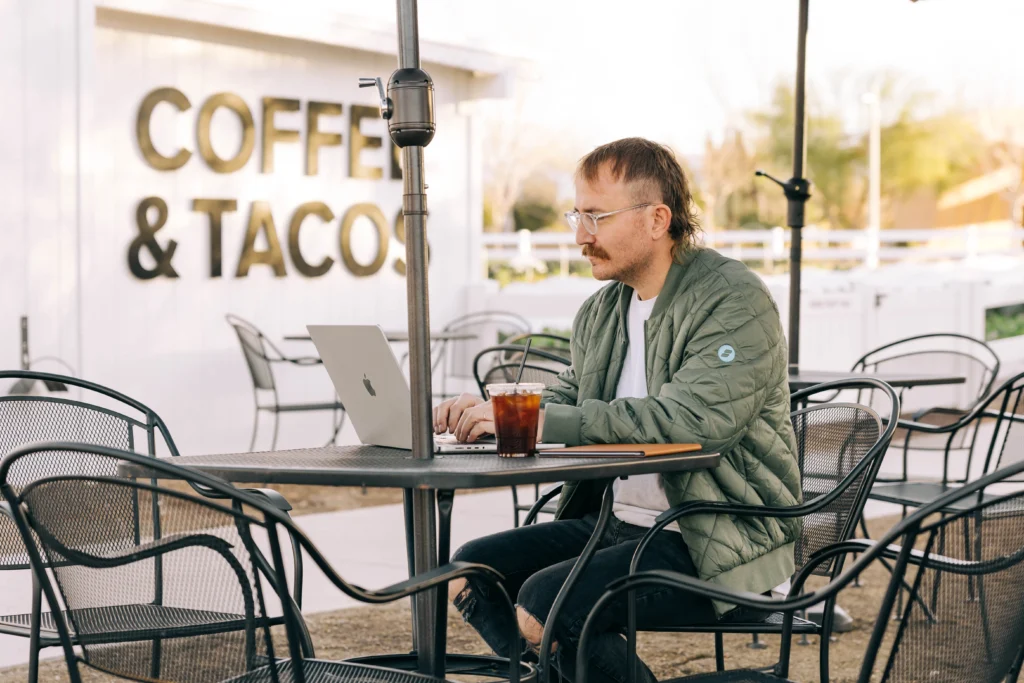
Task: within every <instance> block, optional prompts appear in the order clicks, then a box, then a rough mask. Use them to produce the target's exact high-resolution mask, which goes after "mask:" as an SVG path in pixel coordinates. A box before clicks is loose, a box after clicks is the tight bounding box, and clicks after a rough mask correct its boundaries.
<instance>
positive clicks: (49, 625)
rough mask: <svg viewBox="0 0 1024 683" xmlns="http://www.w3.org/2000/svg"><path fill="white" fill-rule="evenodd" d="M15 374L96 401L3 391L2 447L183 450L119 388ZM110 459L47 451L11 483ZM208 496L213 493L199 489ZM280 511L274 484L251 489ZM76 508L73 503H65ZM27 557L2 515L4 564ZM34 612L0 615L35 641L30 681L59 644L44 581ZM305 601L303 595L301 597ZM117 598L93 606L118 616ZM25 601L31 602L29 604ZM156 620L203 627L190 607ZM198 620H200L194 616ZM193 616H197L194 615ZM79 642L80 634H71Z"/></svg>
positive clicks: (101, 614)
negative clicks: (45, 607)
mask: <svg viewBox="0 0 1024 683" xmlns="http://www.w3.org/2000/svg"><path fill="white" fill-rule="evenodd" d="M4 379H13V380H16V381H19V382H24V381H31V382H33V383H35V382H38V383H40V384H46V383H54V382H60V383H61V384H63V385H65V386H66V387H69V388H70V389H72V390H76V391H78V392H82V391H85V392H88V393H87V396H88V397H89V398H90V399H91V400H88V401H87V400H84V399H83V398H81V397H79V398H78V399H73V398H69V395H70V394H69V393H62V394H60V395H54V394H48V395H40V396H35V395H25V394H18V395H8V396H0V452H2V453H6V452H8V451H10V450H12V449H14V448H16V447H19V446H23V445H25V444H28V443H32V442H37V441H55V440H73V441H76V442H84V443H90V444H95V445H99V446H107V447H110V448H119V449H122V450H140V451H142V452H143V453H144V454H145V455H146V456H149V457H153V456H156V455H157V451H158V448H159V449H160V450H161V451H162V452H163V453H165V454H167V455H171V456H177V455H178V448H177V446H176V445H175V444H174V440H173V439H172V438H171V435H170V432H169V431H168V429H167V426H166V424H164V421H163V420H162V419H161V418H160V416H159V415H157V414H156V413H155V412H154V411H153V410H152V409H150V408H149V407H147V406H145V405H143V404H142V403H140V402H139V401H136V400H134V399H132V398H129V397H128V396H125V395H124V394H121V393H120V392H117V391H115V390H113V389H110V388H108V387H104V386H101V385H99V384H95V383H93V382H89V381H86V380H82V379H78V378H76V377H68V376H64V375H53V374H49V373H40V372H31V371H24V370H9V371H0V380H4ZM109 465H110V463H109V462H103V461H98V460H96V459H94V458H88V457H83V456H82V455H81V454H80V453H48V454H47V457H46V458H43V457H39V458H37V459H36V460H35V462H34V467H33V468H32V469H31V470H26V469H19V470H14V471H12V473H11V476H10V481H9V482H8V483H9V485H10V486H11V487H12V489H13V490H18V489H19V488H20V487H23V486H25V485H28V484H29V483H31V482H32V481H33V480H34V479H36V478H37V477H41V476H45V475H49V474H58V473H60V474H81V475H88V474H93V475H101V474H102V475H112V474H113V472H112V471H111V470H110V469H109ZM197 491H199V492H200V493H202V494H204V495H211V496H212V495H216V494H215V493H214V492H213V491H206V490H201V489H197ZM250 493H251V494H252V495H254V496H259V497H261V498H263V499H264V500H266V501H267V502H268V503H270V504H272V505H274V506H276V507H277V508H278V509H279V510H282V511H285V512H286V511H288V510H291V505H289V504H288V501H287V500H285V499H284V497H283V496H281V494H279V493H277V492H276V491H273V490H270V489H251V490H250ZM66 509H67V510H69V511H72V510H73V509H74V508H72V507H70V506H69V507H68V508H66ZM293 558H294V560H295V562H296V565H295V567H294V570H295V572H296V576H297V582H296V587H297V590H298V591H299V592H298V594H297V595H298V596H301V590H302V565H301V556H299V555H298V554H297V553H293ZM27 569H29V558H28V554H27V550H26V548H25V545H24V544H23V543H22V540H21V536H20V535H19V534H18V531H17V529H15V528H14V525H13V524H12V523H11V520H10V519H9V518H8V517H5V516H3V515H0V570H10V571H15V570H27ZM30 601H31V608H30V611H29V612H27V613H24V614H13V615H4V616H0V633H2V634H6V635H14V636H21V637H25V638H28V639H29V670H28V680H29V681H30V682H33V681H35V680H36V679H37V676H38V662H39V650H40V649H41V648H44V647H53V646H56V645H59V644H60V640H59V636H58V633H57V629H56V619H57V617H55V616H54V615H53V614H51V613H49V612H43V611H42V594H41V592H40V588H39V584H38V582H37V581H33V587H32V594H31V596H30ZM299 601H300V602H301V599H300V600H299ZM117 604H118V603H109V602H104V600H103V597H102V596H101V597H99V598H97V599H96V600H95V601H94V603H93V604H92V605H91V606H90V607H91V614H92V615H93V616H94V618H99V619H105V618H109V617H113V616H114V615H116V613H117V610H118V608H117V607H114V606H111V605H117ZM26 606H27V605H26ZM151 616H152V617H153V618H154V619H157V620H159V619H178V620H180V623H181V624H182V625H183V626H187V625H189V624H192V625H195V626H197V627H198V625H199V624H200V623H201V619H200V618H199V617H197V616H196V615H189V614H184V613H176V614H173V615H171V614H167V613H165V612H164V611H163V610H161V609H159V608H157V607H154V608H152V610H151ZM197 619H199V621H196V620H197ZM190 620H191V621H190ZM72 640H73V641H74V634H72Z"/></svg>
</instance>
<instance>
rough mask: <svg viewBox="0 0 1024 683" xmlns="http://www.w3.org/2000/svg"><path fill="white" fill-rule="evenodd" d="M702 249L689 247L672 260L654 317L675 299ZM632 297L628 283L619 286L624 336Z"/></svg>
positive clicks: (655, 307) (620, 327)
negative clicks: (689, 267)
mask: <svg viewBox="0 0 1024 683" xmlns="http://www.w3.org/2000/svg"><path fill="white" fill-rule="evenodd" d="M701 251H702V249H701V248H700V247H694V248H692V249H687V250H686V251H685V252H684V253H683V255H682V256H680V257H679V258H678V259H676V260H675V261H673V262H672V265H671V266H670V267H669V269H668V275H666V276H665V284H664V285H663V286H662V288H661V292H659V293H658V300H657V301H655V302H654V309H653V310H652V311H651V317H652V318H657V317H658V316H659V315H661V314H662V313H664V312H665V310H666V309H667V308H668V305H669V304H670V303H671V301H672V300H673V299H675V296H676V294H677V293H678V289H679V286H680V285H681V283H682V281H683V276H684V275H685V274H686V270H687V267H688V266H689V265H690V263H691V262H692V261H693V260H694V258H696V257H697V255H698V254H699V253H700V252H701ZM632 298H633V288H632V287H630V286H628V285H622V286H621V287H620V288H619V303H618V308H619V332H620V333H621V334H622V337H623V338H625V337H626V329H627V322H626V320H627V316H628V314H629V302H630V301H631V300H632Z"/></svg>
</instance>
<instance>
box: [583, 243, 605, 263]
mask: <svg viewBox="0 0 1024 683" xmlns="http://www.w3.org/2000/svg"><path fill="white" fill-rule="evenodd" d="M583 256H584V258H586V257H588V256H596V257H597V258H603V259H606V258H608V252H607V251H605V250H604V249H602V248H601V247H599V246H596V245H594V244H584V245H583Z"/></svg>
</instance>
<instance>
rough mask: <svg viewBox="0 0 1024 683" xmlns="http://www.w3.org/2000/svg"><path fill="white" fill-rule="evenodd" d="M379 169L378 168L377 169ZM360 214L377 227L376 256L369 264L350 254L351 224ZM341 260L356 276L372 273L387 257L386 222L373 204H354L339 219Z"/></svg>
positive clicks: (379, 267) (378, 268)
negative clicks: (364, 263)
mask: <svg viewBox="0 0 1024 683" xmlns="http://www.w3.org/2000/svg"><path fill="white" fill-rule="evenodd" d="M378 170H379V169H378ZM360 216H366V217H367V218H369V219H370V220H371V221H372V222H373V226H374V227H375V228H377V256H376V257H375V258H374V259H373V261H372V262H371V263H370V264H369V265H365V266H364V265H363V264H362V263H359V262H358V261H356V259H355V257H354V256H352V226H353V225H354V224H355V222H356V219H357V218H359V217H360ZM340 239H341V260H342V261H344V262H345V267H346V268H348V269H349V272H351V273H352V274H353V275H355V276H356V277H366V276H368V275H373V274H374V273H376V272H377V271H378V270H380V269H381V266H383V265H384V261H386V260H387V258H388V223H387V219H386V218H384V214H383V213H381V210H380V209H378V208H377V207H376V206H374V205H373V204H356V205H355V206H353V207H352V208H350V209H349V210H348V211H346V212H345V217H344V218H342V219H341V235H340Z"/></svg>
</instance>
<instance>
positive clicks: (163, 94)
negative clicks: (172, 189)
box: [135, 88, 192, 171]
mask: <svg viewBox="0 0 1024 683" xmlns="http://www.w3.org/2000/svg"><path fill="white" fill-rule="evenodd" d="M161 102H169V103H171V104H173V105H174V106H175V107H176V108H177V109H178V111H188V110H189V109H190V108H191V107H192V103H191V102H189V101H188V98H187V97H185V93H183V92H181V91H180V90H178V89H177V88H157V89H156V90H154V91H152V92H151V93H149V94H148V95H146V96H145V97H144V98H143V100H142V104H140V105H139V114H138V116H137V117H136V118H135V139H136V140H138V143H139V150H140V151H141V152H142V158H143V159H145V160H146V163H147V164H149V165H150V166H152V167H153V168H155V169H156V170H158V171H174V170H177V169H179V168H181V167H182V166H184V165H185V163H186V162H187V161H188V160H189V159H190V158H191V157H192V152H190V151H188V150H187V149H179V150H178V151H177V153H175V155H174V156H173V157H165V156H164V155H162V154H160V152H158V151H156V147H154V146H153V138H152V137H151V136H150V134H149V120H150V118H152V116H153V109H155V108H156V105H158V104H160V103H161Z"/></svg>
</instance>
